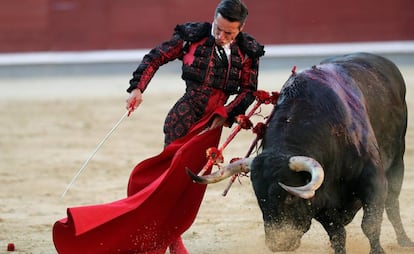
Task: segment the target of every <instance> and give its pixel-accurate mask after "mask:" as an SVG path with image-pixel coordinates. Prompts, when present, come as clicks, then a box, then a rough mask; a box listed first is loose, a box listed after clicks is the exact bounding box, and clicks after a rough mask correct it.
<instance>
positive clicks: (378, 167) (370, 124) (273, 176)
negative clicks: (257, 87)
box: [192, 53, 413, 253]
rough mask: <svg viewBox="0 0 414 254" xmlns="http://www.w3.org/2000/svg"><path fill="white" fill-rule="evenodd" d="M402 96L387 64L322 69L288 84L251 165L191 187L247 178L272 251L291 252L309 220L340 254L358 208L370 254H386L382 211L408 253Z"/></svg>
mask: <svg viewBox="0 0 414 254" xmlns="http://www.w3.org/2000/svg"><path fill="white" fill-rule="evenodd" d="M405 93H406V88H405V83H404V80H403V77H402V75H401V73H400V71H399V70H398V68H397V67H396V66H395V65H394V64H393V63H392V62H391V61H389V60H387V59H385V58H383V57H380V56H376V55H372V54H366V53H361V54H351V55H345V56H339V57H334V58H330V59H327V60H324V61H323V62H322V63H321V64H320V65H317V66H313V67H312V68H309V69H306V70H303V71H301V72H298V73H294V74H292V76H291V77H290V78H289V79H288V80H287V81H286V83H285V84H284V86H283V87H282V89H281V91H280V96H279V99H278V102H277V104H276V105H275V110H274V112H273V114H272V116H271V120H270V121H269V125H268V127H267V130H266V134H265V136H264V138H263V142H262V150H261V152H260V153H259V154H258V155H257V156H256V157H255V158H248V159H242V160H239V161H237V162H235V163H232V164H230V165H228V166H225V167H223V168H222V170H221V171H220V172H216V173H215V174H212V175H209V176H203V177H197V176H194V175H192V177H193V179H194V180H195V181H197V182H200V183H212V182H217V181H219V180H222V179H224V178H226V177H228V176H231V175H232V174H234V173H239V172H251V181H252V184H253V188H254V191H255V194H256V197H257V200H258V203H259V206H260V209H261V211H262V214H263V220H264V228H265V234H266V244H267V246H268V247H269V249H270V250H272V251H286V250H294V249H296V248H297V247H298V246H299V244H300V239H301V237H302V236H303V234H304V233H305V232H307V231H308V230H309V228H310V226H311V220H312V219H313V218H314V219H316V220H317V221H319V222H320V223H321V224H322V226H323V227H324V229H325V230H326V231H327V233H328V235H329V239H330V241H331V246H332V248H333V249H334V250H335V253H345V252H346V250H345V239H346V232H345V227H344V226H345V225H347V224H348V223H350V222H351V221H352V219H353V218H354V216H355V214H356V213H357V211H358V210H359V209H360V208H362V209H363V211H364V213H363V218H362V225H361V227H362V230H363V232H364V234H365V235H366V236H367V238H368V239H369V242H370V246H371V253H383V252H384V251H383V249H382V247H381V244H380V231H381V222H382V216H383V211H384V208H385V210H386V212H387V216H388V219H389V220H390V222H391V223H392V225H393V227H394V230H395V232H396V235H397V240H398V243H399V244H400V245H402V246H413V242H412V241H411V240H410V239H409V238H408V237H407V235H406V233H405V231H404V228H403V225H402V222H401V217H400V209H399V200H398V197H399V194H400V191H401V186H402V182H403V175H404V161H403V156H404V150H405V133H406V128H407V106H406V102H405ZM301 171H308V172H310V173H311V174H309V173H307V172H301Z"/></svg>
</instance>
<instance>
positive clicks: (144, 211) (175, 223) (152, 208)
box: [53, 107, 226, 254]
mask: <svg viewBox="0 0 414 254" xmlns="http://www.w3.org/2000/svg"><path fill="white" fill-rule="evenodd" d="M214 114H220V115H222V116H226V112H225V110H224V107H220V108H218V109H217V110H216V111H215V112H214V113H212V114H211V115H209V116H208V117H205V118H203V119H202V120H201V121H199V122H198V123H197V125H196V126H194V127H193V128H192V129H191V130H190V132H189V134H188V135H186V136H185V137H183V138H180V139H178V140H176V141H175V142H173V143H171V144H170V145H169V146H167V147H166V148H165V149H164V150H163V151H162V152H161V153H160V154H159V155H157V156H155V157H152V158H149V159H147V160H144V161H142V162H141V163H139V164H138V165H137V166H136V167H135V168H134V170H133V171H132V173H131V176H130V179H129V183H128V197H127V198H125V199H121V200H118V201H115V202H112V203H108V204H99V205H91V206H82V207H74V208H68V209H67V215H68V217H67V218H63V219H61V220H59V221H57V222H56V223H55V224H54V226H53V241H54V244H55V247H56V250H57V251H58V253H61V254H76V253H83V254H97V253H105V254H107V253H165V251H166V249H167V247H168V246H169V245H170V244H171V243H172V242H173V241H174V240H176V239H177V238H178V237H179V236H180V235H181V234H182V233H184V232H185V231H186V230H187V229H188V228H189V227H190V226H191V224H192V223H193V221H194V219H195V217H196V215H197V213H198V209H199V207H200V204H201V201H202V199H203V196H204V192H205V189H206V185H199V184H195V183H193V182H192V181H191V179H190V177H189V176H188V175H187V174H186V172H185V168H186V167H188V168H190V169H191V170H195V171H194V173H198V172H197V171H199V170H201V168H202V167H203V166H204V165H205V164H206V162H207V159H206V149H207V148H209V147H217V146H218V143H219V140H220V135H221V128H216V129H213V130H209V131H206V132H202V130H203V128H204V127H205V126H206V124H207V123H208V122H209V121H210V120H211V117H212V116H213V115H214ZM200 132H201V134H200ZM207 173H208V172H207Z"/></svg>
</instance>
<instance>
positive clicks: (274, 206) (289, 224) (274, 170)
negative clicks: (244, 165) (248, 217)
mask: <svg viewBox="0 0 414 254" xmlns="http://www.w3.org/2000/svg"><path fill="white" fill-rule="evenodd" d="M294 174H296V176H295V175H294ZM295 177H297V173H292V171H291V170H290V169H289V167H288V162H287V159H285V158H276V157H275V156H272V155H269V154H265V153H262V154H261V155H259V156H257V157H256V158H255V160H254V161H253V164H252V170H251V181H252V183H253V188H254V191H255V193H256V197H257V201H258V203H259V206H260V209H261V211H262V215H263V221H264V228H265V234H266V245H267V246H268V248H269V249H270V250H272V251H292V250H295V249H296V248H298V247H299V245H300V239H301V238H302V236H303V234H304V233H305V232H307V231H308V230H309V228H310V225H311V220H312V217H311V214H310V205H309V201H307V200H304V199H302V198H300V197H296V196H293V195H291V194H289V193H288V192H286V191H285V190H284V189H283V188H281V187H280V185H279V184H278V183H279V182H287V183H290V184H291V185H293V184H295V183H293V182H292V180H288V179H289V178H295ZM302 180H303V179H297V180H293V181H297V182H296V184H298V185H301V184H303V183H299V181H302Z"/></svg>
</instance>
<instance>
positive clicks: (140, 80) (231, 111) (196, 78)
mask: <svg viewBox="0 0 414 254" xmlns="http://www.w3.org/2000/svg"><path fill="white" fill-rule="evenodd" d="M215 46H216V45H215V40H214V37H213V36H212V34H211V24H210V23H186V24H182V25H177V26H176V28H175V30H174V34H173V36H172V38H171V39H170V40H168V41H166V42H163V43H162V44H160V45H159V46H157V47H155V48H153V49H152V50H151V51H150V52H149V53H148V54H146V55H145V56H144V58H143V60H142V62H141V64H140V65H139V66H138V68H137V69H136V70H135V71H134V72H133V78H132V79H131V80H130V87H129V88H128V89H127V91H128V92H131V91H132V90H133V89H136V88H138V89H140V90H141V91H142V92H144V91H145V89H146V87H147V86H148V83H149V82H150V80H151V78H152V77H153V76H154V74H155V72H156V71H157V70H158V68H159V67H160V66H161V65H163V64H166V63H168V62H170V61H173V60H175V59H179V60H181V61H182V62H183V64H182V76H181V77H182V79H183V80H184V81H185V82H186V94H185V95H184V96H183V98H181V99H180V100H179V101H178V102H177V104H180V101H181V102H185V101H186V100H192V101H193V102H192V103H190V104H188V105H190V106H191V108H192V109H191V110H192V116H191V121H190V122H191V123H190V124H189V125H191V124H192V123H194V122H196V121H198V120H199V119H200V118H201V117H202V116H203V114H204V109H205V107H206V105H207V103H208V101H209V96H210V94H211V92H212V90H213V89H219V90H222V91H223V92H224V93H225V94H226V95H227V99H228V97H229V96H231V95H236V96H235V98H234V100H232V101H231V102H230V103H228V104H227V105H225V107H226V111H227V114H228V123H229V124H232V123H233V122H234V117H236V116H237V115H239V114H244V112H245V111H246V109H247V108H248V107H249V106H250V104H251V103H252V102H253V101H254V96H253V92H254V91H256V90H257V81H258V70H259V58H260V57H261V56H263V55H264V50H263V46H262V45H260V44H259V43H258V42H257V41H256V40H255V39H254V38H253V37H251V36H250V35H248V34H247V33H244V32H240V33H239V34H238V36H237V37H236V39H235V40H234V41H233V42H232V43H231V46H230V49H231V53H230V61H229V63H227V62H226V64H224V63H223V62H222V61H221V60H220V59H219V57H218V56H217V54H216V53H215V52H216V50H215ZM177 104H176V105H175V106H174V107H179V105H177ZM173 113H174V112H170V113H169V115H170V114H173ZM168 118H169V116H167V120H166V125H168V126H171V124H172V123H170V122H168ZM170 118H171V117H170ZM164 129H166V128H164ZM164 131H167V130H164ZM184 134H185V133H184Z"/></svg>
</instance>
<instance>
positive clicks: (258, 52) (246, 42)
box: [237, 32, 265, 58]
mask: <svg viewBox="0 0 414 254" xmlns="http://www.w3.org/2000/svg"><path fill="white" fill-rule="evenodd" d="M237 37H238V38H237V42H238V45H239V47H240V49H241V51H242V52H243V53H245V54H246V55H248V56H249V57H252V58H259V57H261V56H263V55H264V53H265V51H264V46H263V45H261V44H260V43H259V42H258V41H256V39H255V38H253V36H251V35H249V34H247V33H243V32H241V33H239V35H238V36H237Z"/></svg>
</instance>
